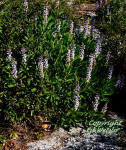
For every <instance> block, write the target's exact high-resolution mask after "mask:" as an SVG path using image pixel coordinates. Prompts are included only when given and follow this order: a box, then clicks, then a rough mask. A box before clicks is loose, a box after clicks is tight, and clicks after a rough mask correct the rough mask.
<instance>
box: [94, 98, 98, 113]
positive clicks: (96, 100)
mask: <svg viewBox="0 0 126 150" xmlns="http://www.w3.org/2000/svg"><path fill="white" fill-rule="evenodd" d="M98 101H99V96H98V95H96V96H95V103H94V111H97V110H98Z"/></svg>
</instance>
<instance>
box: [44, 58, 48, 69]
mask: <svg viewBox="0 0 126 150" xmlns="http://www.w3.org/2000/svg"><path fill="white" fill-rule="evenodd" d="M48 66H49V65H48V59H47V58H45V59H44V68H48Z"/></svg>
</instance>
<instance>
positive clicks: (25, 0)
mask: <svg viewBox="0 0 126 150" xmlns="http://www.w3.org/2000/svg"><path fill="white" fill-rule="evenodd" d="M24 5H25V11H26V12H27V11H28V2H27V0H24Z"/></svg>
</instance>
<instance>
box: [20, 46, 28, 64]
mask: <svg viewBox="0 0 126 150" xmlns="http://www.w3.org/2000/svg"><path fill="white" fill-rule="evenodd" d="M21 52H22V61H23V63H24V65H26V61H27V60H26V49H25V48H24V46H23V47H22V49H21Z"/></svg>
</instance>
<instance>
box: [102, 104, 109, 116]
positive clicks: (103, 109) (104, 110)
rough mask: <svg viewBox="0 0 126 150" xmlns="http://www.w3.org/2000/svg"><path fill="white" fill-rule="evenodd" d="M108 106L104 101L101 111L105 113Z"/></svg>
mask: <svg viewBox="0 0 126 150" xmlns="http://www.w3.org/2000/svg"><path fill="white" fill-rule="evenodd" d="M107 108H108V102H106V103H105V105H104V106H103V108H102V113H103V114H105V113H106V111H107Z"/></svg>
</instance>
